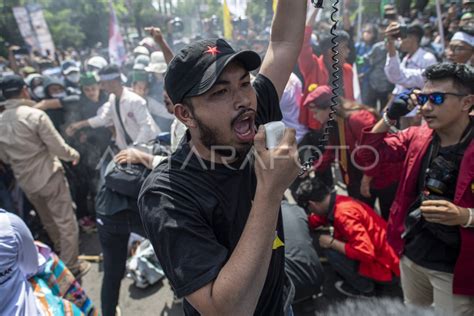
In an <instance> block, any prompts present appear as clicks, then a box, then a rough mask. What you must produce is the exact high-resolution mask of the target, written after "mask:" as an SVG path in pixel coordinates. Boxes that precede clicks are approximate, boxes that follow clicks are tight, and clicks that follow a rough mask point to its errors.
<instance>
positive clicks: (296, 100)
mask: <svg viewBox="0 0 474 316" xmlns="http://www.w3.org/2000/svg"><path fill="white" fill-rule="evenodd" d="M302 91H303V85H302V84H301V80H300V79H299V78H298V76H296V75H295V74H294V73H292V74H291V75H290V79H289V80H288V83H287V84H286V87H285V91H283V95H282V96H281V99H280V109H281V113H282V115H283V123H285V125H286V127H289V128H294V129H295V130H296V141H297V142H299V141H300V140H301V139H302V138H303V136H304V135H305V134H306V133H307V132H308V128H307V127H306V126H304V125H303V124H301V123H300V122H299V116H300V102H301V98H302V97H303V94H302Z"/></svg>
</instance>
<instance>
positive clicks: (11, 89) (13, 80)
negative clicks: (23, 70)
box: [0, 75, 26, 95]
mask: <svg viewBox="0 0 474 316" xmlns="http://www.w3.org/2000/svg"><path fill="white" fill-rule="evenodd" d="M24 86H26V83H25V80H23V78H22V77H20V76H18V75H8V76H5V77H3V78H2V79H1V80H0V89H1V90H2V93H3V95H5V94H9V93H15V92H20V91H21V89H23V87H24Z"/></svg>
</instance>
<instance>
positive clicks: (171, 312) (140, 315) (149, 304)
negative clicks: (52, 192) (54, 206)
mask: <svg viewBox="0 0 474 316" xmlns="http://www.w3.org/2000/svg"><path fill="white" fill-rule="evenodd" d="M81 253H82V254H87V255H98V254H100V245H99V240H98V237H97V234H92V235H85V234H82V235H81ZM323 266H324V270H325V283H324V290H323V294H322V295H321V296H319V297H317V298H314V299H313V300H307V301H305V302H301V303H299V304H296V305H294V306H293V308H294V312H295V315H296V316H310V315H318V314H321V312H324V311H325V310H326V308H327V307H328V306H329V305H330V304H335V303H337V302H340V301H342V300H344V299H346V298H345V297H344V296H343V295H341V294H340V293H339V292H337V290H336V289H335V288H334V286H333V285H334V283H335V282H336V281H337V280H338V277H337V275H336V274H335V273H334V272H333V271H332V269H331V267H330V266H328V265H327V264H325V263H324V262H323ZM102 275H103V272H102V266H101V264H98V263H92V268H91V270H90V271H89V273H88V274H87V275H86V276H85V277H84V278H83V280H82V285H83V287H84V288H85V290H86V293H87V294H88V295H89V297H90V298H91V299H92V301H93V302H94V303H95V304H97V305H99V304H100V285H101V282H102ZM377 295H378V296H391V297H401V290H400V288H399V287H398V286H390V287H387V286H383V287H378V288H377ZM119 302H120V308H121V311H122V315H124V316H129V315H130V316H145V315H160V316H178V315H179V316H180V315H183V313H182V306H181V304H179V303H178V304H173V293H172V291H171V289H170V286H169V284H168V281H167V280H164V281H163V282H160V283H158V284H156V285H154V286H151V287H149V288H147V289H139V288H137V287H135V286H134V285H133V282H132V281H131V280H130V279H128V278H124V279H123V281H122V286H121V290H120V301H119Z"/></svg>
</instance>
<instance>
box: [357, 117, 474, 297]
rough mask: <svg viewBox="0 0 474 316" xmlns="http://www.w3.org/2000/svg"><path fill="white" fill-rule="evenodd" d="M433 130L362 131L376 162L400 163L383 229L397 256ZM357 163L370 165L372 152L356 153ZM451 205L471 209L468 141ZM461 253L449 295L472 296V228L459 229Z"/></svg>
mask: <svg viewBox="0 0 474 316" xmlns="http://www.w3.org/2000/svg"><path fill="white" fill-rule="evenodd" d="M432 138H433V130H432V129H430V128H429V127H428V126H427V125H426V124H425V125H423V126H417V127H410V128H408V129H406V130H403V131H401V132H399V133H396V134H387V133H370V129H365V130H364V131H363V132H362V140H361V143H362V145H367V146H372V147H374V148H375V149H376V150H377V152H378V153H379V159H380V161H385V162H400V161H403V169H401V170H399V172H400V173H401V178H400V183H399V186H398V191H397V195H396V197H395V201H394V202H393V204H392V207H391V209H390V218H389V221H388V227H387V237H388V242H389V243H390V244H391V245H392V247H393V248H394V249H395V251H397V252H398V253H399V254H401V253H402V252H403V246H404V241H403V239H402V237H401V235H402V233H403V231H404V222H405V217H406V216H407V212H408V208H409V207H410V205H411V204H412V203H413V202H414V201H415V200H416V198H417V191H418V190H417V182H418V177H419V175H420V169H421V165H422V161H423V157H424V155H425V154H426V152H427V150H428V148H429V145H430V143H431V140H432ZM357 157H358V161H359V162H360V163H364V164H367V165H369V164H371V163H372V162H373V161H374V160H373V159H374V152H373V151H370V150H359V151H358V152H357ZM453 203H454V204H456V205H458V206H461V207H474V141H471V143H470V144H469V146H468V148H467V149H466V151H465V153H464V157H463V159H462V162H461V168H460V171H459V176H458V180H457V184H456V192H455V196H454V201H453ZM459 229H460V232H461V251H460V253H459V257H458V259H457V261H456V266H455V269H454V282H453V293H454V294H460V295H471V296H474V282H473V280H474V268H473V267H474V228H462V227H460V228H459Z"/></svg>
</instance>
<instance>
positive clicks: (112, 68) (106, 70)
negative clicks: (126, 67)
mask: <svg viewBox="0 0 474 316" xmlns="http://www.w3.org/2000/svg"><path fill="white" fill-rule="evenodd" d="M117 72H118V73H120V67H119V66H118V65H115V64H109V65H107V66H105V67H103V68H101V69H100V70H99V75H108V74H114V73H117Z"/></svg>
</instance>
